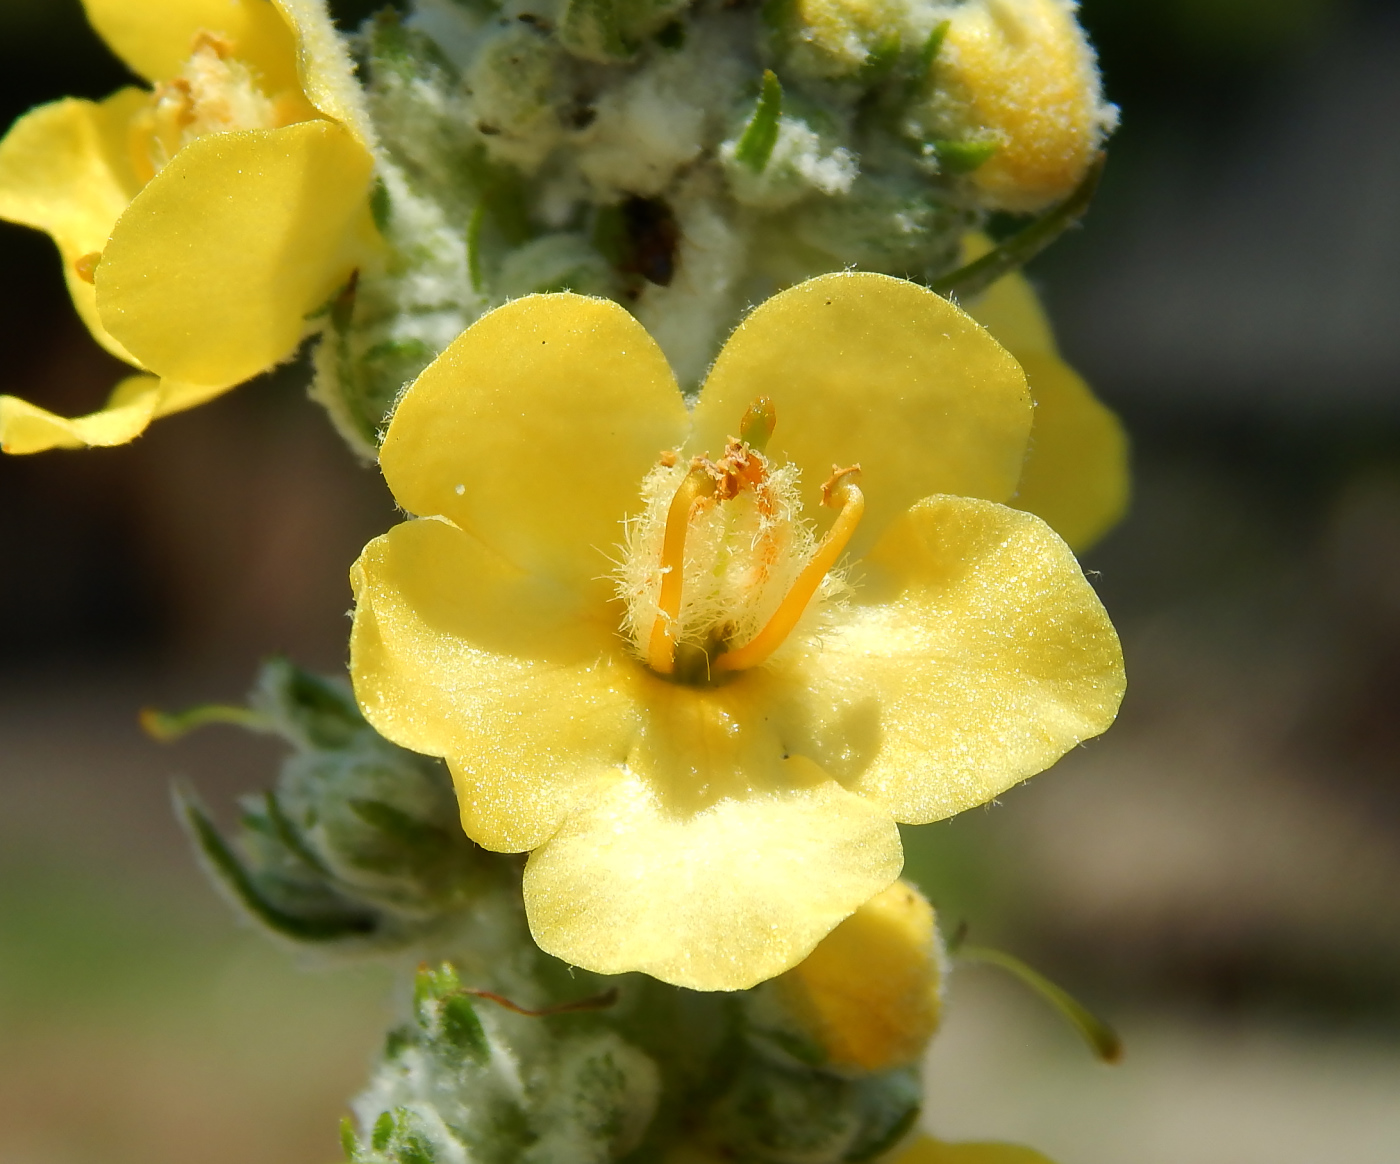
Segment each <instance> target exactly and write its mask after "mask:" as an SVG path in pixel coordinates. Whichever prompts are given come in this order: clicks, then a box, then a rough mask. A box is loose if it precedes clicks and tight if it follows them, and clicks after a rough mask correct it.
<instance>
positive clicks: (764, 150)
mask: <svg viewBox="0 0 1400 1164" xmlns="http://www.w3.org/2000/svg"><path fill="white" fill-rule="evenodd" d="M782 115H783V86H782V84H781V83H780V82H779V81H778V75H777V74H776V73H775V72H773V70H772V69H764V70H763V88H762V89H761V90H760V91H759V94H758V105H757V106H755V108H754V111H753V116H752V117H751V118H749V123H748V125H746V126H745V127H744V132H743V133H742V134H741V135H740V137H739V144H738V145H736V146H735V147H734V158H735V160H736V161H738V162H739V163H741V164H742V165H745V166H747V167H748V168H749V169H751V170H752V171H753V172H754V173H755V174H761V173H763V169H764V167H765V166H767V165H768V159H769V158H770V157H772V156H773V147H774V146H775V145H777V144H778V120H779V118H781V117H782Z"/></svg>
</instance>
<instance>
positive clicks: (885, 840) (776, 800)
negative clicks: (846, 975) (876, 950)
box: [525, 759, 903, 990]
mask: <svg viewBox="0 0 1400 1164" xmlns="http://www.w3.org/2000/svg"><path fill="white" fill-rule="evenodd" d="M780 762H781V763H784V764H785V766H786V767H787V768H789V769H790V772H789V773H788V776H789V779H788V786H787V787H785V788H774V789H771V790H767V791H763V792H754V793H751V794H749V795H744V796H733V797H730V796H726V797H724V798H722V799H719V800H717V801H715V802H713V803H711V804H708V805H707V806H706V807H704V808H703V809H701V810H699V811H691V810H688V809H685V808H680V807H678V806H676V805H675V804H672V803H668V799H669V798H668V797H667V796H666V795H665V794H664V793H663V792H662V791H660V790H659V788H658V787H657V785H656V784H655V783H654V782H652V781H648V780H646V779H643V778H641V777H639V776H637V775H629V774H626V773H624V772H622V771H619V772H618V773H617V774H616V776H615V778H614V782H613V783H612V785H611V786H610V787H608V788H607V789H606V791H603V790H599V792H596V793H595V794H594V795H593V796H592V797H590V800H589V803H588V806H587V807H586V808H585V809H583V810H582V811H580V812H578V813H577V814H575V815H574V816H572V817H570V818H569V820H568V821H567V822H566V823H565V824H564V826H563V827H562V828H561V829H560V831H559V832H558V833H557V834H556V835H555V836H554V837H553V838H551V839H550V840H549V841H547V842H546V843H545V844H544V845H543V846H541V847H540V848H538V849H536V850H535V851H534V853H532V854H531V855H530V860H529V863H528V864H527V865H526V867H525V909H526V913H527V914H528V916H529V920H530V931H531V933H533V934H534V936H535V941H536V942H538V943H539V945H540V948H541V949H543V950H545V951H547V952H549V953H551V954H554V955H555V956H556V957H559V958H562V959H563V960H564V961H566V962H570V963H573V964H574V965H577V966H582V967H584V968H586V969H588V970H593V971H596V972H598V973H602V974H619V973H623V972H626V971H630V970H642V971H645V972H646V973H648V974H651V975H652V976H654V977H656V978H659V979H661V980H662V981H663V982H670V983H672V984H674V985H676V986H684V987H687V988H689V989H691V990H743V989H746V988H748V987H751V986H754V985H756V984H757V983H759V982H762V981H764V980H765V979H768V978H772V977H774V976H775V975H777V974H781V973H782V972H783V971H784V970H787V969H789V968H790V967H792V966H794V965H796V964H797V963H798V962H800V961H801V960H802V959H803V958H804V957H806V956H807V954H808V953H810V952H811V950H812V948H813V947H814V946H815V945H816V944H817V942H819V941H820V940H821V939H822V938H823V937H824V936H825V935H826V934H827V933H829V932H830V931H831V929H832V928H833V927H834V926H836V925H837V924H838V923H839V922H840V921H842V920H843V919H844V918H846V917H848V916H849V915H850V914H851V913H852V912H853V911H854V910H855V909H856V908H857V907H858V906H859V905H861V904H862V903H863V902H864V901H866V900H868V899H869V898H870V897H872V896H874V895H875V894H876V893H878V892H880V890H882V889H884V888H885V887H886V886H887V885H889V884H890V882H892V881H893V880H894V879H895V877H897V876H898V875H899V869H900V866H901V864H902V863H903V855H902V853H901V850H900V845H899V836H898V832H897V830H896V829H895V828H894V824H893V822H892V821H891V820H890V817H889V814H888V813H887V812H886V811H885V810H884V809H883V808H881V806H879V805H877V804H872V803H871V802H870V801H867V800H864V799H862V798H861V797H858V796H853V795H851V794H850V793H849V792H846V791H845V790H844V789H842V788H841V787H840V786H839V785H838V784H836V783H835V782H834V781H831V780H828V779H826V778H825V776H824V775H823V774H822V773H821V772H820V771H818V770H817V769H816V768H815V766H814V765H811V764H808V763H806V762H805V761H802V760H800V759H794V760H790V761H786V762H783V761H780Z"/></svg>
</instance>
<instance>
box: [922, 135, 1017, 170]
mask: <svg viewBox="0 0 1400 1164" xmlns="http://www.w3.org/2000/svg"><path fill="white" fill-rule="evenodd" d="M999 148H1000V147H999V146H998V145H997V143H996V142H994V141H936V142H934V143H933V151H934V153H936V154H937V155H938V165H939V167H940V168H941V169H942V170H943V172H944V173H945V174H970V173H972V171H973V170H975V169H977V167H978V166H980V165H983V164H984V163H986V162H989V161H991V159H992V155H993V154H995V153H996V152H997V150H998V149H999Z"/></svg>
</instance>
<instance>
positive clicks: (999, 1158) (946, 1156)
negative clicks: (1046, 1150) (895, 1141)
mask: <svg viewBox="0 0 1400 1164" xmlns="http://www.w3.org/2000/svg"><path fill="white" fill-rule="evenodd" d="M889 1164H1053V1161H1051V1159H1050V1158H1049V1157H1048V1156H1042V1155H1041V1154H1040V1153H1039V1152H1037V1151H1035V1149H1033V1148H1023V1147H1021V1146H1020V1145H1019V1144H992V1143H983V1144H945V1143H944V1142H943V1141H942V1140H935V1139H934V1138H933V1137H932V1136H919V1137H918V1139H916V1140H915V1141H914V1142H913V1143H912V1144H910V1145H908V1146H907V1147H905V1148H904V1149H902V1150H901V1151H898V1152H896V1153H895V1154H894V1155H893V1156H891V1157H890V1160H889Z"/></svg>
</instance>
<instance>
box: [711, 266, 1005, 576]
mask: <svg viewBox="0 0 1400 1164" xmlns="http://www.w3.org/2000/svg"><path fill="white" fill-rule="evenodd" d="M760 396H767V397H769V398H771V399H772V400H773V402H774V404H775V405H776V406H777V417H778V423H777V428H776V429H775V431H774V433H773V438H772V440H771V441H770V442H769V445H768V453H769V454H770V455H776V456H777V457H778V458H779V459H784V460H789V461H792V462H794V463H796V464H797V465H798V466H799V467H800V468H801V470H802V486H803V493H804V498H805V500H806V502H807V506H808V512H809V513H814V512H817V509H816V506H817V503H818V500H817V499H818V494H819V490H820V487H821V485H822V483H823V482H824V481H825V480H826V479H827V478H828V477H829V476H830V474H831V468H832V465H833V464H837V465H841V466H846V465H850V464H855V463H859V464H860V465H861V466H862V477H861V488H862V490H863V491H864V493H865V501H866V511H865V518H864V521H863V523H862V527H861V529H860V530H858V531H857V534H856V539H855V541H854V542H853V544H852V553H853V554H856V555H857V556H858V555H859V553H860V552H861V550H862V549H863V548H864V547H868V546H869V545H871V544H873V542H874V540H875V538H876V537H878V535H879V532H880V530H881V529H882V528H883V527H884V526H885V525H887V524H888V523H889V522H891V521H893V520H894V519H895V518H896V517H897V516H898V515H899V514H900V513H902V512H903V511H904V510H906V509H907V508H908V507H909V506H910V505H911V504H913V502H915V501H916V500H918V499H919V498H920V497H926V496H928V495H929V494H932V493H956V494H960V495H962V496H966V497H985V498H989V499H991V500H993V501H1004V500H1006V499H1007V498H1008V497H1010V496H1011V494H1012V492H1013V490H1014V489H1015V488H1016V481H1017V478H1019V477H1020V474H1021V462H1022V460H1023V459H1024V457H1025V450H1026V436H1027V433H1028V432H1029V431H1030V425H1031V404H1030V397H1029V395H1028V394H1027V391H1026V381H1025V377H1024V376H1023V375H1022V373H1021V369H1020V367H1019V366H1018V365H1017V364H1016V361H1015V360H1013V359H1012V358H1011V357H1010V356H1009V355H1007V353H1006V352H1005V351H1004V350H1003V349H1002V348H1001V346H1000V345H999V344H997V343H996V342H995V341H994V340H992V339H991V338H990V337H989V336H988V335H987V333H986V332H985V331H983V330H982V329H981V328H980V327H978V326H977V325H976V323H974V322H973V321H972V320H971V319H970V318H968V316H967V315H965V314H964V313H963V312H962V311H960V310H958V308H956V307H954V306H953V305H952V304H951V303H949V302H948V301H947V300H946V299H942V298H940V297H939V296H937V295H935V294H934V293H933V292H931V291H928V290H926V289H924V288H922V287H919V286H918V285H917V284H914V283H910V282H906V281H905V280H902V279H892V278H890V277H889V276H887V275H875V274H869V273H845V274H835V275H823V276H820V277H818V278H816V279H809V280H808V281H807V282H805V283H800V284H798V285H797V286H796V287H792V288H790V289H788V290H787V291H783V292H780V293H779V294H777V295H775V296H773V298H771V299H769V300H768V301H767V302H766V303H764V304H762V305H761V306H759V307H758V308H756V309H755V310H754V311H753V312H752V313H751V314H750V315H749V317H748V318H747V319H745V320H744V322H743V323H742V324H740V325H739V328H738V330H736V331H735V332H734V334H733V335H732V336H731V337H730V339H729V342H728V343H727V344H725V346H724V350H723V351H721V352H720V354H719V358H718V359H717V360H716V361H715V365H714V368H713V369H712V370H711V371H710V376H709V379H707V380H706V381H705V386H704V388H703V389H702V390H701V394H700V402H699V404H698V405H697V406H696V409H695V421H694V429H695V435H694V437H693V439H692V445H693V446H694V447H695V448H697V449H708V450H709V451H710V452H712V453H715V454H718V453H719V451H720V448H721V446H722V445H723V443H724V440H725V438H726V437H727V436H729V435H732V434H733V433H735V432H736V431H737V430H738V425H739V418H740V417H741V416H742V415H743V413H744V410H745V409H746V408H747V407H748V406H749V404H750V403H751V402H752V401H753V400H754V399H756V398H757V397H760Z"/></svg>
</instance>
